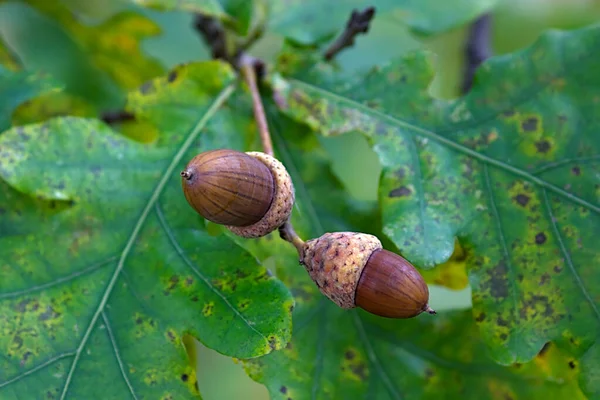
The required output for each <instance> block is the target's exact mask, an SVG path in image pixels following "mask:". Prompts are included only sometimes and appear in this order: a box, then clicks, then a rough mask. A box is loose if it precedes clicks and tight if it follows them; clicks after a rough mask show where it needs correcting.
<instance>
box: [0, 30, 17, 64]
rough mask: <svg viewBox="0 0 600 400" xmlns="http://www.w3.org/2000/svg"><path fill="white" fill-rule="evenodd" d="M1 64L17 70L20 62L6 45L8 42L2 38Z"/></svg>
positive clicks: (0, 49) (0, 44)
mask: <svg viewBox="0 0 600 400" xmlns="http://www.w3.org/2000/svg"><path fill="white" fill-rule="evenodd" d="M0 66H3V67H5V68H6V69H8V70H10V71H17V70H18V69H19V63H18V62H17V60H15V56H14V54H12V52H11V51H10V50H9V49H8V48H7V47H6V44H5V43H4V42H3V41H2V38H0Z"/></svg>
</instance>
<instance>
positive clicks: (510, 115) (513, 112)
mask: <svg viewBox="0 0 600 400" xmlns="http://www.w3.org/2000/svg"><path fill="white" fill-rule="evenodd" d="M502 115H504V116H505V117H507V118H510V117H512V116H513V115H515V110H506V111H504V112H503V113H502Z"/></svg>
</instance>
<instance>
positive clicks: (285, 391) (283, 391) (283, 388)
mask: <svg viewBox="0 0 600 400" xmlns="http://www.w3.org/2000/svg"><path fill="white" fill-rule="evenodd" d="M279 391H280V392H281V393H283V394H286V393H287V388H286V387H285V386H282V387H280V388H279Z"/></svg>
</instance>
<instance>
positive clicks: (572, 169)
mask: <svg viewBox="0 0 600 400" xmlns="http://www.w3.org/2000/svg"><path fill="white" fill-rule="evenodd" d="M571 172H572V173H573V175H575V176H579V175H581V169H580V168H579V167H578V166H574V167H573V168H571Z"/></svg>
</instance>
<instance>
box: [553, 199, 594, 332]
mask: <svg viewBox="0 0 600 400" xmlns="http://www.w3.org/2000/svg"><path fill="white" fill-rule="evenodd" d="M542 194H543V195H544V204H545V206H546V210H547V211H548V216H549V217H550V223H551V225H552V230H553V231H554V234H555V235H556V240H557V241H558V245H559V247H560V251H561V253H562V254H563V256H564V257H565V261H566V262H567V266H568V267H569V271H571V274H573V278H575V282H576V283H577V286H579V288H580V289H581V292H582V293H583V296H584V297H585V299H586V300H587V302H588V303H589V304H590V306H591V307H592V310H594V315H595V316H596V319H598V321H600V311H599V310H598V307H596V304H595V303H594V300H593V299H592V296H590V294H589V292H588V291H587V289H586V287H585V284H584V283H583V280H582V279H581V276H579V273H578V272H577V270H576V269H575V265H574V264H573V260H572V259H571V255H570V254H569V252H568V250H567V247H566V246H565V242H564V241H563V239H562V235H561V234H560V231H559V229H558V224H557V223H556V219H555V218H554V214H553V213H552V208H551V206H550V200H549V199H548V194H547V193H546V191H545V190H543V189H542Z"/></svg>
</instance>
